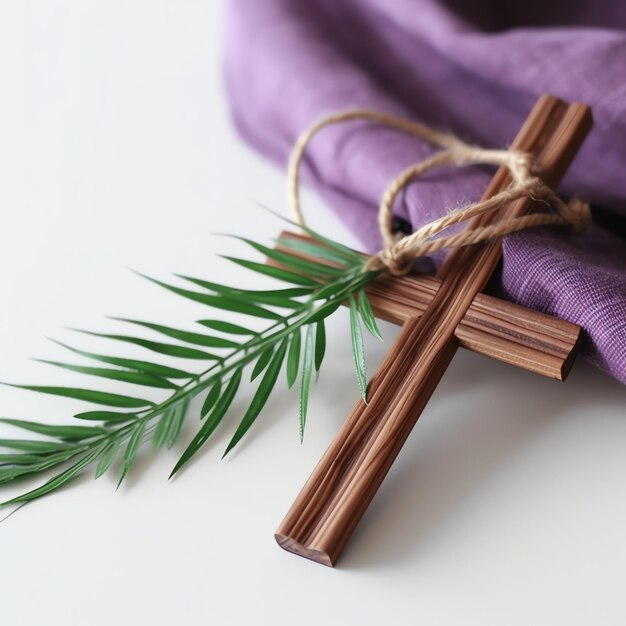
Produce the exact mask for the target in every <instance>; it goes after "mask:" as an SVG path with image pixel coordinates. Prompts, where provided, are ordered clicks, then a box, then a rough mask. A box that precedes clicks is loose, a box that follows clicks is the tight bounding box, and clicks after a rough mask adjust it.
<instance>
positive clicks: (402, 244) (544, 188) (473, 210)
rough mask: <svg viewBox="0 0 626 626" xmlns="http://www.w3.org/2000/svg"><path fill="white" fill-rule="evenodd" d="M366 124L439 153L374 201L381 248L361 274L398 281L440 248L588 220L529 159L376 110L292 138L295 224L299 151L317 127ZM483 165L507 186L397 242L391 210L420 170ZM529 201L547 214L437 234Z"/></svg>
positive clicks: (341, 116) (580, 226)
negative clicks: (500, 172) (503, 172)
mask: <svg viewBox="0 0 626 626" xmlns="http://www.w3.org/2000/svg"><path fill="white" fill-rule="evenodd" d="M355 119H361V120H369V121H373V122H377V123H381V124H384V125H385V126H389V127H390V128H394V129H396V130H399V131H403V132H406V133H409V134H412V135H415V136H417V137H419V138H421V139H424V140H426V141H427V142H429V143H431V144H433V145H437V146H440V147H441V148H442V149H441V150H440V151H439V152H436V153H435V154H433V155H432V156H430V157H429V158H427V159H425V160H423V161H420V162H419V163H415V164H414V165H411V166H410V167H408V168H407V169H405V170H404V171H403V172H401V173H400V174H399V175H398V176H397V177H396V178H394V179H393V180H392V181H391V183H390V184H389V186H388V187H387V189H386V191H385V193H384V194H383V197H382V200H381V202H380V207H379V212H378V224H379V227H380V233H381V236H382V240H383V243H384V248H383V249H382V250H381V251H380V252H378V253H377V254H374V255H373V256H371V257H370V258H369V259H368V261H367V263H366V264H365V267H364V270H365V271H378V270H383V269H386V270H387V271H388V272H389V273H390V274H393V275H395V276H400V275H403V274H406V273H408V272H410V271H411V269H412V267H413V261H414V259H416V258H417V257H421V256H427V255H429V254H432V253H433V252H436V251H438V250H442V249H444V248H454V247H459V246H467V245H471V244H475V243H480V242H482V241H486V240H487V239H491V238H494V237H502V236H504V235H508V234H510V233H514V232H518V231H520V230H525V229H527V228H533V227H536V226H546V225H559V226H569V227H570V228H571V229H572V230H573V232H576V233H580V232H582V231H583V230H585V228H586V227H587V226H588V225H589V223H590V221H591V210H590V208H589V204H588V203H586V202H585V201H583V200H581V199H580V198H578V197H574V198H572V199H571V200H570V201H569V202H565V201H564V200H562V199H561V198H560V197H559V196H558V195H557V194H556V193H555V192H554V190H553V189H552V188H551V187H549V186H548V185H546V184H545V183H544V182H543V181H542V180H541V178H540V177H539V175H538V171H537V168H536V166H535V162H534V159H533V156H532V155H531V154H528V153H526V152H522V151H520V150H513V149H511V150H489V149H485V148H480V147H477V146H472V145H469V144H466V143H465V142H463V141H461V140H460V139H458V138H457V137H455V136H454V135H450V134H448V133H442V132H439V131H437V130H435V129H433V128H430V127H429V126H425V125H424V124H420V123H419V122H413V121H411V120H407V119H405V118H402V117H397V116H395V115H389V114H386V113H380V112H377V111H367V110H354V111H346V112H343V113H336V114H332V115H329V116H327V117H325V118H323V119H322V120H320V121H319V122H317V123H316V124H314V125H313V126H311V127H310V128H309V129H307V130H306V131H305V132H304V133H302V135H300V137H299V138H298V140H297V142H296V144H295V147H294V150H293V152H292V155H291V158H290V161H289V191H290V203H291V208H292V211H293V213H294V216H295V218H296V220H297V221H298V222H299V223H301V224H304V217H303V215H302V211H301V208H300V194H299V169H300V163H301V161H302V158H303V155H304V150H305V148H306V146H307V145H308V143H309V142H310V141H311V139H312V138H313V136H314V135H315V134H316V133H317V132H319V131H320V130H321V129H322V128H325V127H326V126H329V125H331V124H337V123H340V122H346V121H349V120H355ZM476 164H489V165H497V166H502V167H505V168H507V169H508V171H509V173H510V176H511V183H510V185H509V186H508V187H507V188H506V189H504V190H503V191H501V192H500V193H497V194H496V195H494V196H492V197H491V198H487V199H486V200H480V201H478V202H473V203H471V204H468V205H466V206H464V207H461V208H459V209H456V210H454V211H451V212H450V213H448V214H447V215H445V216H443V217H440V218H438V219H435V220H433V221H432V222H429V223H428V224H426V225H424V226H422V227H421V228H419V229H418V230H416V231H415V232H413V233H412V234H410V235H407V236H405V237H400V238H398V235H397V233H394V232H393V228H392V223H393V205H394V201H395V199H396V197H397V195H398V193H399V192H400V191H401V190H402V189H403V188H404V187H405V186H406V184H407V183H408V182H410V181H411V180H413V179H415V178H417V177H418V176H420V175H421V174H423V173H424V172H425V171H427V170H429V169H432V168H434V167H439V166H442V165H454V166H465V165H476ZM523 197H530V198H531V199H533V200H536V201H541V202H544V203H546V204H547V205H548V206H549V207H551V208H552V209H553V212H552V213H530V214H528V215H522V216H520V217H512V218H508V219H507V218H505V219H503V220H501V221H498V222H492V223H489V224H487V225H470V226H469V227H468V228H466V229H465V230H463V231H461V232H458V233H454V234H451V235H447V234H442V233H444V231H445V230H446V229H448V228H449V227H451V226H452V225H454V224H459V223H461V222H465V221H467V220H469V219H471V218H475V217H478V216H480V215H485V214H490V213H491V214H492V213H495V212H496V211H498V210H499V209H500V208H502V207H504V206H506V205H507V204H509V203H510V202H513V201H514V200H518V199H520V198H523Z"/></svg>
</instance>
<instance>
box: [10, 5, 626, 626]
mask: <svg viewBox="0 0 626 626" xmlns="http://www.w3.org/2000/svg"><path fill="white" fill-rule="evenodd" d="M220 32H221V18H220V12H219V7H218V6H217V5H216V3H215V2H213V1H212V0H206V1H205V2H200V1H197V2H192V1H188V2H174V1H173V0H172V1H170V2H164V1H161V2H154V1H152V2H148V1H145V2H141V1H138V0H132V1H124V2H122V1H115V2H113V1H108V2H102V1H100V2H95V1H93V0H91V1H88V0H75V1H72V2H69V1H65V2H61V1H60V0H59V1H55V2H26V1H25V0H4V1H3V2H2V3H0V84H1V85H2V97H1V98H0V172H1V181H2V182H1V184H0V206H1V207H2V216H3V220H2V235H3V236H2V245H1V246H0V267H1V268H2V269H1V270H0V292H1V293H2V294H3V305H2V308H1V310H0V321H1V323H0V346H1V349H2V359H1V360H0V379H1V380H10V381H16V382H31V383H51V384H54V383H55V382H56V383H61V384H62V383H65V384H67V383H68V382H69V380H70V378H71V377H69V376H68V374H67V373H63V372H61V371H55V370H54V369H52V368H49V367H47V366H43V365H40V364H37V363H35V362H33V361H31V360H29V357H31V356H37V357H43V358H55V357H59V356H62V352H61V351H60V350H59V349H57V348H56V347H55V346H54V345H53V344H51V343H49V342H46V341H45V339H44V337H45V336H53V337H56V338H60V339H67V340H69V339H73V337H72V334H71V333H70V332H69V331H66V330H63V327H66V326H79V327H83V328H85V327H87V328H92V329H100V330H107V329H109V330H112V329H116V328H118V326H116V325H115V323H114V322H112V321H110V320H106V319H104V315H124V316H128V317H132V316H136V317H140V318H143V319H151V320H154V321H163V322H165V323H170V324H171V325H176V324H186V323H188V322H191V321H192V320H194V319H197V317H198V314H199V311H198V307H195V306H194V305H193V304H192V303H186V302H184V301H182V300H181V301H179V300H178V299H177V298H176V297H174V296H169V295H168V294H167V293H164V292H161V291H159V290H158V288H156V287H154V286H151V285H149V284H147V283H146V282H144V281H142V280H141V279H139V278H138V277H136V276H135V275H133V274H132V273H131V272H130V271H129V270H128V269H127V268H128V267H132V268H135V269H138V270H140V271H143V272H147V273H150V274H152V275H156V276H160V277H166V276H167V275H168V274H169V273H170V272H188V273H191V274H195V275H199V276H204V277H206V278H208V279H211V278H213V279H215V278H218V279H223V280H231V279H232V280H240V281H242V284H245V281H250V280H252V278H251V277H250V276H249V275H247V274H245V273H243V272H236V271H235V270H233V269H232V268H230V267H229V266H228V265H226V264H225V263H223V262H219V261H218V260H216V258H215V256H214V253H215V252H216V251H222V252H224V251H228V252H232V251H234V250H235V247H236V244H235V243H234V242H232V241H228V240H220V239H215V238H214V237H212V236H211V234H210V233H212V232H224V231H225V232H239V233H242V234H245V235H248V236H253V237H256V238H264V239H266V240H269V238H271V237H272V236H273V235H275V233H276V230H277V229H278V228H280V224H279V223H278V222H277V221H276V220H275V219H274V218H273V217H271V216H269V215H268V214H266V213H265V212H263V211H261V210H259V209H258V208H257V207H256V206H255V204H254V203H253V201H254V200H256V201H259V202H261V203H263V204H266V205H269V206H272V207H275V208H277V209H280V210H282V211H284V210H285V204H284V201H283V198H284V182H285V181H284V176H283V174H282V173H280V172H278V171H277V170H274V169H272V168H271V167H269V166H268V165H267V164H265V163H264V162H263V161H262V160H260V159H259V158H257V157H256V156H255V155H253V154H252V153H251V152H250V151H248V149H247V148H246V147H245V146H244V145H243V144H242V143H241V142H240V140H239V139H238V138H237V137H236V135H235V134H234V132H233V130H232V128H231V126H230V123H229V120H228V114H227V106H226V102H225V98H224V94H223V90H222V85H221V68H220V64H219V55H220V52H219V51H220V45H219V40H220ZM307 213H308V214H309V215H312V216H313V217H312V221H313V223H314V225H317V226H318V227H319V228H320V229H323V230H324V231H326V232H329V233H332V234H333V235H341V236H342V238H343V239H344V241H348V242H349V241H350V238H349V236H348V234H347V233H345V232H344V231H343V230H342V229H341V228H339V227H338V225H337V223H336V221H335V220H334V219H333V218H332V217H331V216H330V214H329V213H328V212H327V211H325V210H324V209H322V207H321V205H320V204H317V203H316V202H315V201H314V200H313V199H311V198H308V199H307ZM346 330H347V319H346V316H345V314H344V313H341V314H340V315H338V316H337V319H336V320H335V321H334V322H333V323H332V324H331V327H330V329H329V344H330V345H329V355H328V360H327V363H326V365H325V367H324V369H323V372H322V376H321V378H320V381H319V383H318V385H317V387H316V388H315V390H314V393H313V398H312V407H311V412H310V418H309V423H308V426H307V433H306V438H305V443H304V445H300V443H299V441H298V436H297V398H296V394H295V393H289V392H287V391H286V390H285V389H282V390H281V391H279V392H277V393H276V394H275V395H274V397H273V398H272V400H271V402H270V405H269V406H268V407H267V409H266V410H265V411H264V413H263V415H262V416H261V417H260V418H259V420H258V422H257V424H256V425H255V426H254V428H253V429H252V431H251V433H250V435H249V436H248V438H247V439H246V440H245V442H244V443H243V445H241V447H240V449H238V450H237V451H236V453H235V454H233V455H232V457H230V458H228V459H227V460H225V461H220V456H221V452H222V450H223V448H224V446H225V444H226V442H227V438H228V435H229V434H230V433H231V432H232V429H233V427H234V423H235V421H234V420H235V418H236V417H237V415H236V413H237V410H239V411H241V410H242V408H243V407H244V402H245V398H242V399H241V400H240V401H239V402H238V403H237V406H236V407H235V415H233V416H232V417H231V420H230V421H229V423H228V427H227V428H223V429H222V430H221V431H220V432H219V434H218V436H217V437H216V439H215V440H214V441H213V442H212V443H210V445H208V446H206V449H205V450H204V451H203V452H202V453H201V454H199V455H198V457H197V460H196V461H195V463H193V464H192V465H191V466H190V467H189V469H188V470H187V471H185V472H184V473H183V474H181V476H180V477H179V478H178V479H177V480H175V481H172V482H171V483H168V482H167V480H166V479H167V475H168V473H169V470H170V469H171V467H172V465H173V463H174V462H175V460H176V458H177V453H180V451H181V449H182V447H183V446H184V440H187V439H188V438H189V437H190V436H191V434H192V433H193V432H194V428H195V424H196V423H195V421H194V420H190V423H189V424H188V425H187V430H186V432H185V436H184V437H183V441H181V443H180V444H179V445H178V447H177V449H176V450H173V451H171V452H169V453H163V454H160V455H158V456H157V457H154V455H153V454H152V453H150V452H149V451H148V452H146V453H145V454H144V455H142V457H141V459H140V461H139V463H138V466H137V468H136V470H135V471H134V472H133V473H132V475H131V477H130V479H129V480H128V482H127V484H126V485H125V486H124V487H123V488H122V489H121V490H120V491H119V492H115V489H114V483H115V480H114V477H113V476H107V477H105V478H103V479H101V480H100V481H98V482H93V481H92V480H91V479H88V478H86V479H82V480H80V481H78V482H77V483H75V484H74V485H72V486H71V487H69V488H67V489H65V490H63V491H62V492H60V493H57V494H55V495H53V496H50V497H48V498H45V499H44V500H41V501H38V502H37V503H35V504H32V505H30V506H28V507H25V508H24V509H22V510H21V511H19V512H18V513H17V514H16V515H14V516H13V517H11V518H10V519H8V520H7V521H6V522H4V523H2V524H1V525H0V557H1V558H0V615H1V617H0V620H1V623H2V624H3V626H4V625H7V626H18V625H28V626H35V625H36V626H39V625H41V624H46V625H48V626H54V625H57V624H63V625H64V626H67V625H68V624H72V625H73V624H81V625H82V624H89V625H90V626H98V625H104V624H115V623H117V624H131V623H142V624H151V625H154V626H157V625H161V624H162V625H166V624H174V623H184V624H190V625H194V624H220V625H221V624H242V625H247V624H252V623H256V624H272V625H280V624H298V625H306V624H320V623H328V624H357V623H358V624H378V623H382V622H383V621H384V622H385V623H394V624H429V625H436V624H465V625H467V624H481V625H485V624H498V625H501V624H550V625H555V624H568V625H570V626H571V625H573V624H590V623H593V624H623V623H624V622H625V621H626V599H625V598H626V594H625V589H624V580H626V530H625V529H626V454H624V451H625V442H626V415H624V401H625V400H626V389H624V387H622V386H620V385H619V384H617V383H616V382H614V381H612V380H611V379H609V378H608V377H606V376H604V375H602V374H600V373H599V372H597V371H595V370H593V369H591V368H590V367H589V366H587V365H585V364H583V363H578V364H577V365H576V367H575V369H574V372H573V373H572V375H571V378H570V380H569V381H568V383H566V385H560V384H558V383H555V382H552V381H549V380H544V379H541V378H539V377H536V376H533V375H531V374H528V373H525V372H521V371H516V370H515V369H513V368H511V367H508V366H506V365H502V364H499V363H495V362H490V361H488V360H487V359H485V358H481V357H478V356H475V355H472V354H468V353H459V354H458V356H457V357H456V358H455V360H454V362H453V365H452V367H451V368H450V370H449V371H448V373H447V375H446V376H445V377H444V381H443V383H442V384H441V386H440V388H439V389H438V391H437V393H436V395H435V396H434V398H433V400H432V401H431V403H430V404H429V406H428V408H427V410H426V412H425V414H424V416H423V417H422V419H421V420H420V421H419V422H418V425H417V427H416V428H415V431H414V432H413V434H412V435H411V437H410V439H409V441H408V443H407V445H406V446H405V448H404V450H403V451H402V453H401V455H400V457H399V459H398V462H397V463H396V465H395V466H394V468H393V469H392V471H391V473H390V475H389V476H388V478H387V480H386V481H385V483H384V485H383V487H382V489H381V491H380V493H379V494H378V496H377V497H376V499H375V501H374V502H373V504H372V506H371V507H370V509H369V511H368V512H367V514H366V515H365V517H364V519H363V521H362V523H361V525H360V527H359V528H358V530H357V532H356V533H355V535H354V537H353V539H352V541H351V543H350V545H349V547H348V549H347V550H346V552H345V554H344V557H343V559H342V560H341V562H340V567H339V568H338V569H336V570H331V569H327V568H324V567H321V566H319V565H316V564H313V563H310V562H308V561H305V560H302V559H299V558H297V557H295V556H293V555H290V554H288V553H286V552H283V551H282V550H280V549H279V548H278V547H277V546H276V544H275V543H274V539H273V531H274V529H275V527H276V526H277V524H278V522H279V521H280V520H281V519H282V516H283V514H284V513H285V512H286V510H287V508H288V506H289V504H290V503H291V501H292V499H293V498H294V497H295V495H296V493H297V491H298V490H299V488H300V487H301V486H302V484H303V483H304V481H305V479H306V478H307V476H308V474H309V472H310V471H311V469H312V468H313V466H314V464H315V462H316V460H317V459H318V458H319V457H320V455H321V454H322V452H323V451H324V449H325V447H326V446H327V444H328V443H329V441H330V440H331V438H332V436H333V434H334V433H335V432H336V430H337V428H338V426H339V424H340V423H341V421H342V420H343V418H344V417H345V416H346V414H347V413H348V411H349V409H350V408H351V406H352V404H353V402H354V401H355V399H356V397H357V391H356V384H355V382H354V380H353V374H352V366H351V361H350V358H351V357H350V347H349V338H348V335H347V332H346ZM395 333H396V330H395V329H394V328H392V327H390V326H385V327H384V334H385V337H386V340H387V341H386V346H381V345H377V344H376V343H374V342H371V343H370V345H369V350H368V357H369V368H370V371H373V369H374V367H375V365H376V362H377V360H378V359H379V358H380V357H381V355H382V353H383V350H385V349H386V347H387V346H389V344H390V343H391V341H392V340H393V337H394V335H395ZM76 341H78V342H79V343H80V342H81V341H84V339H82V340H80V339H77V340H76ZM94 345H95V344H94ZM100 347H102V346H100ZM104 347H107V346H104ZM71 381H72V382H76V381H75V380H74V379H73V378H72V379H71ZM109 389H115V387H112V386H109ZM246 393H250V390H247V392H246ZM0 407H1V411H2V412H3V413H4V414H5V415H10V416H17V417H23V418H31V419H44V420H45V419H50V420H53V419H62V418H64V417H65V416H67V415H68V414H69V411H70V410H71V409H72V408H75V407H76V404H75V403H69V402H63V401H61V400H55V399H53V398H48V397H46V396H38V395H36V394H29V393H26V392H18V391H15V390H11V389H8V388H2V389H1V390H0ZM1 432H2V433H5V432H6V433H7V434H8V429H7V428H4V429H2V431H1ZM13 492H14V490H7V489H5V490H3V491H2V495H3V496H5V497H8V496H9V495H10V494H11V493H13Z"/></svg>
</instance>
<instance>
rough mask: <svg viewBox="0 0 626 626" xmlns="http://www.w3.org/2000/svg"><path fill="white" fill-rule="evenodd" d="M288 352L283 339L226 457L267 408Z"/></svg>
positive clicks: (230, 444)
mask: <svg viewBox="0 0 626 626" xmlns="http://www.w3.org/2000/svg"><path fill="white" fill-rule="evenodd" d="M286 351H287V338H285V339H283V340H282V342H281V344H280V346H279V347H278V350H276V354H274V356H273V357H272V360H271V362H270V364H269V365H268V367H267V370H266V372H265V374H264V375H263V378H262V379H261V382H260V384H259V387H258V389H257V391H256V393H255V394H254V398H253V399H252V402H251V403H250V406H249V407H248V410H247V411H246V414H245V415H244V416H243V419H242V420H241V423H240V424H239V427H238V428H237V430H236V431H235V434H234V435H233V438H232V439H231V440H230V443H229V444H228V447H227V448H226V452H224V456H226V455H227V454H228V453H229V452H230V451H231V450H232V449H233V448H234V447H235V446H236V445H237V444H238V443H239V441H240V440H241V438H242V437H243V436H244V435H245V434H246V432H247V431H248V429H249V428H250V426H252V424H253V423H254V421H255V420H256V418H257V417H258V415H259V413H260V412H261V410H262V409H263V407H264V406H265V403H266V402H267V398H268V397H269V395H270V393H271V391H272V389H273V388H274V385H275V384H276V379H277V378H278V373H279V372H280V368H281V366H282V364H283V360H284V358H285V352H286Z"/></svg>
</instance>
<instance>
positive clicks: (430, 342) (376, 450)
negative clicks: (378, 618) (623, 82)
mask: <svg viewBox="0 0 626 626" xmlns="http://www.w3.org/2000/svg"><path fill="white" fill-rule="evenodd" d="M590 125H591V117H590V112H589V110H588V108H587V107H585V106H583V105H579V104H573V105H567V104H566V103H564V102H562V101H560V100H558V99H557V98H554V97H552V96H542V97H541V98H540V99H539V101H538V103H537V104H536V105H535V107H534V108H533V110H532V112H531V114H530V116H529V117H528V119H527V121H526V123H525V124H524V126H523V127H522V129H521V131H520V133H519V134H518V137H517V138H516V140H515V142H514V144H513V147H515V148H518V149H520V150H524V151H528V152H532V153H533V154H534V155H535V156H536V158H537V162H538V164H539V167H540V169H541V176H542V178H543V179H544V180H545V181H546V183H548V184H549V185H551V186H553V187H554V186H556V185H557V184H558V182H559V181H560V178H561V176H562V175H563V173H564V172H565V170H566V169H567V167H568V165H569V163H570V162H571V160H572V159H573V157H574V155H575V153H576V151H577V149H578V147H579V146H580V144H581V143H582V141H583V139H584V137H585V135H586V134H587V131H588V130H589V128H590ZM508 182H509V175H508V172H507V171H506V170H502V169H500V170H498V172H497V173H496V175H495V176H494V178H493V180H492V182H491V184H490V185H489V187H488V189H487V191H486V192H485V195H484V196H483V197H490V196H492V195H493V194H495V193H497V192H498V191H499V190H501V189H503V188H504V187H505V186H506V185H507V184H508ZM530 204H531V203H530V202H529V201H528V200H526V199H522V200H518V201H516V202H513V203H511V204H510V205H509V206H507V207H505V208H503V209H502V210H501V211H500V212H499V215H498V216H496V219H502V218H503V217H511V216H516V215H521V214H523V213H524V212H525V211H527V210H529V209H530ZM489 219H490V218H489V217H483V218H479V220H477V221H478V223H481V224H483V223H487V220H489ZM499 257H500V241H489V242H485V243H483V244H480V245H477V246H471V247H469V246H468V247H466V248H463V249H458V250H454V251H452V252H451V253H450V255H449V256H448V259H447V260H446V262H445V263H444V264H443V265H442V267H441V270H440V272H439V275H438V277H439V278H440V279H441V281H442V282H441V285H440V287H439V289H438V290H437V293H436V294H435V296H434V297H433V299H432V301H431V303H430V305H429V306H428V308H427V309H426V310H425V311H424V313H423V314H422V316H421V317H420V318H411V319H409V320H408V321H407V322H406V323H405V324H404V326H403V328H402V331H401V333H400V336H399V338H398V340H397V341H396V343H395V344H394V347H393V348H392V350H391V351H390V352H389V353H388V354H387V356H386V357H385V359H384V360H383V363H382V364H381V366H380V368H379V369H378V371H377V372H376V374H375V375H374V377H373V378H372V381H371V382H370V385H369V389H368V399H369V404H367V405H366V404H365V403H363V402H361V401H360V402H358V403H357V405H356V406H355V407H354V409H353V411H352V413H351V414H350V416H349V417H348V419H347V420H346V422H345V423H344V425H343V426H342V428H341V430H340V431H339V433H338V435H337V437H336V438H335V440H334V441H333V442H332V443H331V445H330V447H329V448H328V450H327V451H326V453H325V454H324V456H323V458H322V460H321V461H320V462H319V464H318V465H317V467H316V468H315V470H314V472H313V474H312V475H311V477H310V478H309V480H308V481H307V483H306V485H305V486H304V488H303V490H302V491H301V492H300V494H299V496H298V497H297V499H296V501H295V502H294V504H293V506H292V507H291V509H290V510H289V512H288V513H287V516H286V517H285V519H284V520H283V522H282V524H281V525H280V526H279V528H278V529H277V531H276V534H275V537H276V540H277V542H278V544H279V545H280V546H282V547H283V548H285V549H286V550H289V551H291V552H294V553H296V554H299V555H302V556H305V557H307V558H310V559H312V560H314V561H317V562H319V563H322V564H325V565H331V566H332V565H334V564H335V563H336V561H337V559H338V557H339V555H340V554H341V551H342V549H343V547H344V546H345V544H346V542H347V541H348V539H349V537H350V535H351V534H352V531H353V530H354V528H355V526H356V525H357V523H358V521H359V520H360V518H361V516H362V515H363V513H364V512H365V510H366V508H367V506H368V504H369V503H370V501H371V499H372V498H373V497H374V495H375V493H376V491H377V490H378V487H379V486H380V484H381V482H382V481H383V479H384V477H385V475H386V474H387V472H388V470H389V468H390V467H391V464H392V463H393V461H394V459H395V458H396V456H397V454H398V452H399V451H400V449H401V447H402V445H403V444H404V441H405V440H406V438H407V437H408V435H409V433H410V432H411V429H412V428H413V426H414V424H415V422H416V421H417V419H418V417H419V416H420V414H421V412H422V409H423V408H424V406H425V405H426V403H427V402H428V399H429V398H430V396H431V394H432V392H433V391H434V389H435V388H436V386H437V384H438V382H439V380H440V379H441V377H442V376H443V374H444V372H445V370H446V368H447V366H448V364H449V363H450V361H451V359H452V357H453V356H454V353H455V352H456V349H457V347H458V341H457V339H456V335H455V333H456V329H457V327H458V326H459V324H460V323H461V321H462V320H463V318H464V316H465V315H466V313H467V311H468V310H469V308H470V306H471V304H472V302H473V300H474V298H475V297H476V295H477V294H478V292H479V291H481V290H482V289H483V288H484V286H485V284H486V283H487V280H488V279H489V276H490V275H491V273H492V271H493V269H494V268H495V267H496V264H497V262H498V259H499Z"/></svg>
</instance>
